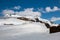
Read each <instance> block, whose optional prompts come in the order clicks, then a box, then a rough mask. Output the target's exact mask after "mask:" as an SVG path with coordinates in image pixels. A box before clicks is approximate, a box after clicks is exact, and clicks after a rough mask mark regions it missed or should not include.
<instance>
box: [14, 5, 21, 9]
mask: <svg viewBox="0 0 60 40" xmlns="http://www.w3.org/2000/svg"><path fill="white" fill-rule="evenodd" d="M20 8H21V6H15V7H14V8H13V9H17V10H19V9H20Z"/></svg>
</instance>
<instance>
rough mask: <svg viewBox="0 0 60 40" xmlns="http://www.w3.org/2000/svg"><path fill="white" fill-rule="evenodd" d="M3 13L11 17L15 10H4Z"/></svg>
mask: <svg viewBox="0 0 60 40" xmlns="http://www.w3.org/2000/svg"><path fill="white" fill-rule="evenodd" d="M2 13H3V14H4V15H5V16H9V15H11V14H14V11H13V10H7V9H6V10H3V11H2Z"/></svg>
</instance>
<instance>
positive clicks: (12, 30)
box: [0, 18, 60, 40]
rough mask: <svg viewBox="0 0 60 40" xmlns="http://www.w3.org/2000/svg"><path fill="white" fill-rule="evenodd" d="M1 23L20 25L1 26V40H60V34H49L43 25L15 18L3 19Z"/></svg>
mask: <svg viewBox="0 0 60 40" xmlns="http://www.w3.org/2000/svg"><path fill="white" fill-rule="evenodd" d="M0 23H2V24H4V23H7V24H10V23H13V24H14V23H15V24H17V23H19V24H18V25H0V40H60V38H59V34H60V33H56V34H49V29H47V28H46V26H45V25H44V24H43V23H39V22H28V21H22V20H18V19H15V18H9V19H5V21H4V22H3V19H2V20H1V21H0Z"/></svg>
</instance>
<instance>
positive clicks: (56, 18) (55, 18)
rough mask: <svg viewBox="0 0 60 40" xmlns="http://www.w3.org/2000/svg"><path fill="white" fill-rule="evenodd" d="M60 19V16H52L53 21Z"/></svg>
mask: <svg viewBox="0 0 60 40" xmlns="http://www.w3.org/2000/svg"><path fill="white" fill-rule="evenodd" d="M58 20H60V17H52V18H51V21H52V22H54V21H58Z"/></svg>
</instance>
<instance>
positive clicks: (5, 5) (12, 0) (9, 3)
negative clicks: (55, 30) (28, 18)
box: [0, 0, 60, 23]
mask: <svg viewBox="0 0 60 40" xmlns="http://www.w3.org/2000/svg"><path fill="white" fill-rule="evenodd" d="M14 6H21V7H22V8H21V9H20V10H23V9H24V8H34V9H36V11H37V8H43V10H45V8H46V7H50V8H51V9H53V8H54V6H57V7H58V8H60V0H0V16H2V15H3V14H2V13H1V12H2V11H3V10H4V9H10V8H12V7H14ZM20 10H19V11H20ZM41 13H42V16H41V17H42V18H45V19H48V20H50V19H51V18H52V17H60V10H59V11H53V12H46V13H43V12H41ZM56 23H60V21H58V22H56Z"/></svg>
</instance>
